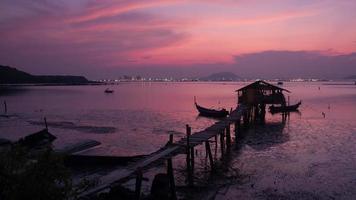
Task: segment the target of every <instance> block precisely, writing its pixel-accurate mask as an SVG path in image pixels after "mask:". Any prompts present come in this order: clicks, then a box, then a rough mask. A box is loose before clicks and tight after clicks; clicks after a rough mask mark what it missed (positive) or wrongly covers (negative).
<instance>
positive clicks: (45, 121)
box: [44, 117, 48, 129]
mask: <svg viewBox="0 0 356 200" xmlns="http://www.w3.org/2000/svg"><path fill="white" fill-rule="evenodd" d="M44 123H45V126H46V129H48V125H47V119H46V117H45V118H44Z"/></svg>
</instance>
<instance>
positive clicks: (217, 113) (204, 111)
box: [194, 98, 229, 118]
mask: <svg viewBox="0 0 356 200" xmlns="http://www.w3.org/2000/svg"><path fill="white" fill-rule="evenodd" d="M194 104H195V107H196V108H197V110H198V111H199V114H200V115H201V116H205V117H214V118H222V117H226V116H227V115H228V114H229V112H228V111H227V110H226V109H225V108H223V109H221V110H215V109H209V108H204V107H202V106H199V105H198V104H197V102H196V101H195V98H194Z"/></svg>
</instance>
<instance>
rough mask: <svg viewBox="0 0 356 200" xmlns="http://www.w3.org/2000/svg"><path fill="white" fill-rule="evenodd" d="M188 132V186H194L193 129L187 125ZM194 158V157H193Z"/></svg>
mask: <svg viewBox="0 0 356 200" xmlns="http://www.w3.org/2000/svg"><path fill="white" fill-rule="evenodd" d="M186 132H187V145H186V154H187V158H186V163H187V173H188V185H193V174H192V165H191V164H192V161H191V157H190V156H191V155H192V154H194V151H193V153H192V154H191V150H192V149H191V148H190V135H191V132H192V128H191V127H190V126H189V125H188V124H187V125H186ZM193 156H194V155H193Z"/></svg>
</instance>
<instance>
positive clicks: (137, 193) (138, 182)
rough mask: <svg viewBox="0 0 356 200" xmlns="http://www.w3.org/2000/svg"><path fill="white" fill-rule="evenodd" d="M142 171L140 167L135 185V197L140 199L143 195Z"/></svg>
mask: <svg viewBox="0 0 356 200" xmlns="http://www.w3.org/2000/svg"><path fill="white" fill-rule="evenodd" d="M142 176H143V175H142V171H141V169H138V170H137V171H136V185H135V199H136V200H139V199H140V197H141V186H142Z"/></svg>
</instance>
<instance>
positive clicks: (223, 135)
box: [220, 130, 225, 158]
mask: <svg viewBox="0 0 356 200" xmlns="http://www.w3.org/2000/svg"><path fill="white" fill-rule="evenodd" d="M220 149H221V157H222V158H223V157H224V152H225V130H224V131H222V132H221V133H220Z"/></svg>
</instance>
